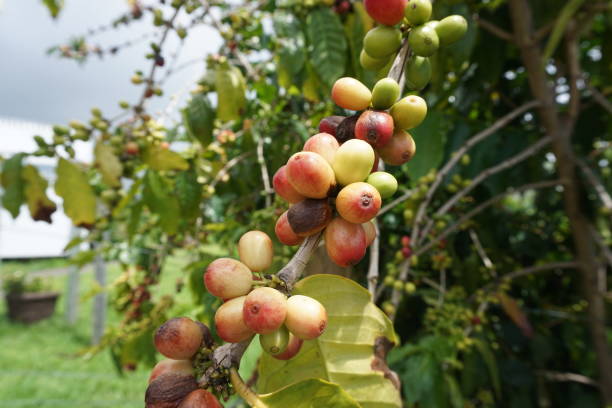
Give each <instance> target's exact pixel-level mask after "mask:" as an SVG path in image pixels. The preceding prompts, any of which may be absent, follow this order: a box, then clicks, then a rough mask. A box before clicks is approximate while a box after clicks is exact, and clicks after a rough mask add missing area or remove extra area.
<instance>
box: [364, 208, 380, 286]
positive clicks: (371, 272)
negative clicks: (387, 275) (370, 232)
mask: <svg viewBox="0 0 612 408" xmlns="http://www.w3.org/2000/svg"><path fill="white" fill-rule="evenodd" d="M373 222H374V227H375V228H376V238H374V242H372V245H370V266H369V267H368V276H367V279H368V291H370V293H371V294H372V296H373V297H374V296H376V286H377V285H378V262H379V254H380V231H379V228H378V222H377V221H376V219H374V220H373Z"/></svg>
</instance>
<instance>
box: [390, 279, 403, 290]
mask: <svg viewBox="0 0 612 408" xmlns="http://www.w3.org/2000/svg"><path fill="white" fill-rule="evenodd" d="M393 289H397V290H402V289H404V282H402V281H401V280H399V279H398V280H396V281H395V282H393Z"/></svg>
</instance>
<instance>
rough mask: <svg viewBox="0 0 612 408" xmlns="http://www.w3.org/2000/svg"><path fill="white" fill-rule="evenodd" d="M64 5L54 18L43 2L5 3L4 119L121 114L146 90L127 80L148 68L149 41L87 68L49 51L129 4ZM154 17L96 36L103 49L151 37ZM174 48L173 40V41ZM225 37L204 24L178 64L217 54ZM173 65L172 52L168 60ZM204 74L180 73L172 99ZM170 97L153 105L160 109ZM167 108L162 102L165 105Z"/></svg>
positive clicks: (114, 0)
mask: <svg viewBox="0 0 612 408" xmlns="http://www.w3.org/2000/svg"><path fill="white" fill-rule="evenodd" d="M65 4H66V7H65V9H64V10H63V11H62V13H61V14H60V16H59V18H58V19H57V20H53V19H52V18H51V17H50V15H49V13H48V11H47V9H46V8H45V7H44V6H43V5H42V1H40V0H35V1H31V0H27V1H20V0H4V1H3V0H0V116H4V117H13V118H20V119H27V120H33V121H39V122H47V123H66V122H67V121H69V120H70V119H82V120H84V119H87V118H88V112H89V109H90V108H91V107H92V106H98V107H100V108H101V109H102V110H103V111H104V112H105V113H107V114H108V115H109V116H112V115H113V114H116V113H118V112H119V111H120V110H119V108H118V107H117V101H119V100H121V99H125V100H128V101H130V102H134V101H135V100H137V98H138V96H139V95H140V92H141V88H140V87H136V86H133V85H132V84H131V83H130V80H129V79H130V77H131V76H132V74H133V72H134V70H136V69H142V70H144V71H148V67H149V64H148V62H149V61H148V60H145V59H144V54H145V53H146V52H147V51H148V42H146V41H145V42H142V43H140V44H139V45H138V46H134V47H131V48H127V49H124V50H123V51H122V52H120V53H119V54H117V55H115V56H108V57H105V58H104V59H102V60H100V59H98V58H97V57H93V58H91V59H90V61H88V62H86V63H85V64H82V65H79V64H78V63H76V62H75V61H71V60H65V59H59V58H57V57H51V56H48V55H47V54H46V50H47V49H48V48H49V47H51V46H54V45H58V44H61V43H65V42H66V41H67V40H68V39H69V38H70V37H71V36H73V35H79V34H82V33H85V32H86V31H87V29H88V28H92V27H97V26H100V25H102V24H106V23H108V22H110V21H112V20H113V19H114V18H115V17H117V16H118V15H120V14H122V13H123V12H125V11H126V10H127V7H126V1H125V0H66V2H65ZM150 20H151V17H150V16H147V17H146V18H145V19H143V21H139V22H136V23H134V24H132V25H131V26H130V27H128V28H122V29H120V30H116V31H111V32H109V33H105V34H103V35H97V36H95V37H93V38H92V40H93V41H92V42H94V43H97V44H100V45H102V46H103V48H107V47H109V46H112V45H116V44H119V43H122V42H125V41H127V40H131V39H134V38H138V37H140V36H142V35H143V34H145V33H148V32H151V31H152V30H151V28H152V24H151V23H150ZM169 39H170V45H171V49H169V50H168V51H169V52H174V51H175V50H176V47H175V45H176V44H177V43H178V41H177V39H176V36H175V35H171V36H170V37H169ZM219 45H220V40H219V38H218V36H217V35H216V34H215V32H214V31H212V30H210V29H208V28H207V27H201V28H198V29H196V30H194V31H193V32H192V33H191V34H190V35H189V37H188V41H187V42H186V44H185V47H183V50H182V52H181V56H180V59H179V62H178V65H180V64H181V63H182V62H185V61H190V60H193V59H195V58H197V57H199V56H203V55H205V54H207V53H210V52H212V51H216V50H217V49H218V47H219ZM165 57H166V60H168V61H169V60H170V59H171V58H169V57H170V56H169V55H165ZM202 69H203V64H195V65H192V66H190V67H189V68H188V69H185V70H183V71H181V72H180V73H178V74H176V75H175V76H174V77H173V78H172V79H171V80H170V81H169V82H168V90H169V92H168V93H167V94H168V95H171V94H173V93H176V92H178V91H179V90H181V89H184V88H187V90H188V89H189V87H188V86H187V87H186V85H187V84H189V83H193V79H194V78H195V77H196V76H197V74H198V73H199V72H201V71H202ZM167 101H168V99H167V98H166V99H165V100H162V101H159V102H157V103H156V104H155V105H154V106H155V107H157V108H158V109H160V108H163V106H165V103H167ZM162 104H163V105H162Z"/></svg>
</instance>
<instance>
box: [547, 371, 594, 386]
mask: <svg viewBox="0 0 612 408" xmlns="http://www.w3.org/2000/svg"><path fill="white" fill-rule="evenodd" d="M536 374H538V375H541V376H542V377H544V378H545V379H547V380H549V381H560V382H566V381H569V382H577V383H580V384H585V385H592V386H593V387H597V388H599V383H598V382H597V381H595V380H593V379H591V378H589V377H587V376H585V375H582V374H575V373H560V372H557V371H548V370H538V371H536Z"/></svg>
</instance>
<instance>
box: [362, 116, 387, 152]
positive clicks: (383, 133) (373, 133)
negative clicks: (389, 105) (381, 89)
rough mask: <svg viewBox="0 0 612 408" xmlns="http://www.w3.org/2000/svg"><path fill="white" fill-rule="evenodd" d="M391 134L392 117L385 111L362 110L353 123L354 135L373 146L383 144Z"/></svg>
mask: <svg viewBox="0 0 612 408" xmlns="http://www.w3.org/2000/svg"><path fill="white" fill-rule="evenodd" d="M392 136H393V118H392V117H391V115H389V114H388V113H387V112H382V111H375V110H367V111H364V112H363V113H362V114H361V116H359V119H357V123H356V124H355V137H356V138H357V139H361V140H363V141H366V142H368V143H369V144H371V145H372V146H373V147H375V148H376V147H380V146H384V145H386V144H387V143H389V141H390V140H391V137H392Z"/></svg>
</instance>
